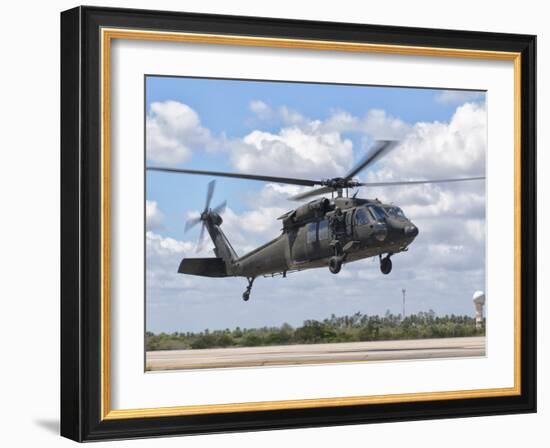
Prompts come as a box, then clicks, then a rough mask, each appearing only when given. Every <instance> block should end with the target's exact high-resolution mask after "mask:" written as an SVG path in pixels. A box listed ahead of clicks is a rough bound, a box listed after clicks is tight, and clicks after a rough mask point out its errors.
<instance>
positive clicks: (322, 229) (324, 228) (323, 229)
mask: <svg viewBox="0 0 550 448" xmlns="http://www.w3.org/2000/svg"><path fill="white" fill-rule="evenodd" d="M322 240H328V221H327V220H326V219H323V220H322V221H319V241H322Z"/></svg>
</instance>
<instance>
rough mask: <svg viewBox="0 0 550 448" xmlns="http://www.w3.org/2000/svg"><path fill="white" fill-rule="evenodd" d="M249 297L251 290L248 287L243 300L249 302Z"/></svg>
mask: <svg viewBox="0 0 550 448" xmlns="http://www.w3.org/2000/svg"><path fill="white" fill-rule="evenodd" d="M248 299H250V291H249V290H248V289H247V290H246V291H245V292H243V300H244V301H245V302H248Z"/></svg>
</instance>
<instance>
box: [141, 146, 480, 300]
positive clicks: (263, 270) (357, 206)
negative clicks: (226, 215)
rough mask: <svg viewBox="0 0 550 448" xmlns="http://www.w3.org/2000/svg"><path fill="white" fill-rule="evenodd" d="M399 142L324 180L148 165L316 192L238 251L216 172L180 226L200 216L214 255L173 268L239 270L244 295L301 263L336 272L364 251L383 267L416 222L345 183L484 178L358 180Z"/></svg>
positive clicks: (204, 272) (385, 270)
mask: <svg viewBox="0 0 550 448" xmlns="http://www.w3.org/2000/svg"><path fill="white" fill-rule="evenodd" d="M396 145H397V142H396V141H392V140H378V141H376V142H375V144H374V145H373V147H372V148H371V150H370V151H368V152H367V154H366V155H365V156H364V157H363V159H362V160H360V161H359V162H358V163H357V164H356V165H355V166H354V167H353V168H352V169H351V170H350V171H349V172H348V173H347V174H346V175H345V176H344V177H334V178H331V179H324V180H310V179H296V178H287V177H275V176H263V175H256V174H238V173H227V172H217V171H201V170H188V169H179V168H165V167H147V170H149V171H160V172H165V173H183V174H193V175H207V176H215V177H230V178H236V179H247V180H258V181H263V182H274V183H280V184H290V185H301V186H308V187H314V186H317V187H318V188H315V189H313V190H309V191H306V192H304V193H301V194H298V195H296V196H293V197H290V198H289V199H290V200H295V201H299V200H303V199H306V198H311V197H315V196H321V195H328V194H330V195H331V198H330V199H329V198H328V197H322V198H318V199H314V200H312V201H310V202H308V203H306V204H302V205H300V206H299V207H298V208H296V209H294V210H290V211H288V212H287V213H285V214H283V215H282V216H280V217H279V218H278V219H279V220H281V222H282V233H281V234H280V235H279V236H278V237H276V238H275V239H273V240H272V241H269V242H268V243H266V244H264V245H262V246H260V247H258V248H256V249H254V250H252V251H251V252H249V253H247V254H245V255H243V256H238V255H237V253H236V252H235V250H234V249H233V247H232V246H231V243H230V242H229V240H228V239H227V237H226V236H225V234H224V233H223V231H222V229H221V224H222V222H223V219H222V217H221V214H222V213H223V211H224V210H225V207H226V204H227V203H226V202H225V201H224V202H223V203H222V204H220V205H218V206H217V207H214V208H210V202H211V200H212V196H213V194H214V187H215V180H213V181H211V182H210V183H209V184H208V190H207V193H206V203H205V206H204V210H203V211H202V213H201V214H200V216H199V217H197V218H194V219H191V220H189V221H187V223H186V225H185V231H187V230H189V229H190V228H192V227H194V226H195V225H197V224H198V223H202V228H201V232H200V236H199V244H198V246H197V247H201V245H202V242H203V239H204V232H205V229H206V230H207V231H208V233H209V234H210V238H211V239H212V242H213V243H214V254H215V255H216V256H215V257H213V258H184V259H183V260H182V261H181V263H180V265H179V268H178V272H179V273H181V274H189V275H198V276H204V277H245V278H246V279H247V281H248V286H247V287H246V289H245V291H244V293H243V295H242V298H243V300H245V301H248V300H249V298H250V291H251V290H252V285H253V284H254V280H255V279H256V278H257V277H259V276H264V277H274V276H276V275H282V276H283V277H286V275H287V273H291V272H297V271H303V270H306V269H312V268H319V267H328V268H329V270H330V272H332V273H333V274H338V272H340V270H341V269H342V265H343V264H344V263H351V262H353V261H357V260H361V259H364V258H369V257H376V256H377V257H378V258H379V260H380V271H381V272H382V274H386V275H387V274H389V273H390V272H391V270H392V260H391V257H392V256H394V255H395V254H398V253H399V252H404V251H407V250H408V247H409V245H410V244H411V243H412V242H413V241H414V239H415V238H416V236H417V235H418V232H419V230H418V227H417V226H415V225H414V224H413V223H412V221H411V220H410V219H408V218H407V217H406V216H405V214H404V213H403V211H402V210H401V208H399V207H398V206H396V205H393V204H385V203H383V202H381V201H379V200H378V199H361V198H358V197H356V196H357V192H356V193H355V194H354V195H353V196H352V197H350V196H349V194H348V193H349V189H350V188H357V187H382V186H383V187H387V186H396V185H412V184H430V183H448V182H463V181H474V180H482V179H485V177H484V176H477V177H467V178H459V179H457V178H455V179H437V180H415V181H397V182H359V181H357V180H355V179H354V176H356V175H357V174H358V173H359V172H360V171H362V170H364V169H365V168H367V167H369V166H371V165H372V164H373V163H374V162H376V161H377V160H378V159H380V158H381V157H382V156H384V155H385V154H387V153H388V152H389V151H390V150H392V149H393V148H394V147H395V146H396Z"/></svg>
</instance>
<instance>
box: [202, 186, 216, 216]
mask: <svg viewBox="0 0 550 448" xmlns="http://www.w3.org/2000/svg"><path fill="white" fill-rule="evenodd" d="M215 188H216V180H211V181H210V182H208V190H207V191H206V204H205V205H204V211H207V210H208V208H209V207H210V202H211V201H212V196H214V189H215Z"/></svg>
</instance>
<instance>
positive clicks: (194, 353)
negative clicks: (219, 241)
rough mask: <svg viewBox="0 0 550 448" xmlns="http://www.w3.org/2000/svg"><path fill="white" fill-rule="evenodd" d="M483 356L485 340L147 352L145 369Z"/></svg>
mask: <svg viewBox="0 0 550 448" xmlns="http://www.w3.org/2000/svg"><path fill="white" fill-rule="evenodd" d="M472 356H485V337H484V336H479V337H468V338H443V339H416V340H404V341H375V342H345V343H335V344H310V345H278V346H272V347H238V348H217V349H208V350H166V351H152V352H147V355H146V369H147V370H176V369H177V370H183V369H212V368H220V367H256V366H279V365H300V364H327V363H342V362H350V361H351V362H365V361H367V362H368V361H396V360H407V359H432V358H456V357H472Z"/></svg>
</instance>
